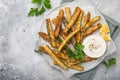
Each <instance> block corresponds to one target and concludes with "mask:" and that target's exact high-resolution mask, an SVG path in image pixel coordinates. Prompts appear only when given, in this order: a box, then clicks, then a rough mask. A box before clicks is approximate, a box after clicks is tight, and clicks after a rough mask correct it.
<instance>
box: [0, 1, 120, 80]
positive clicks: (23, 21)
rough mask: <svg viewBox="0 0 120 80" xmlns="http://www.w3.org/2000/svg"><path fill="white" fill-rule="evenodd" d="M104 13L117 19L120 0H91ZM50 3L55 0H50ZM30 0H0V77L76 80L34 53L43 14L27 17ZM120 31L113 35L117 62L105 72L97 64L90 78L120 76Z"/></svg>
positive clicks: (116, 79) (2, 79) (105, 79)
mask: <svg viewBox="0 0 120 80" xmlns="http://www.w3.org/2000/svg"><path fill="white" fill-rule="evenodd" d="M92 1H93V5H95V7H96V8H98V9H99V10H100V11H101V12H103V13H104V14H106V15H108V16H110V17H111V18H113V19H115V20H116V21H118V22H120V9H119V8H120V0H92ZM51 2H52V6H53V7H55V6H57V5H59V3H60V1H59V0H51ZM32 6H33V5H32V4H31V3H30V0H0V80H79V79H75V77H73V78H72V79H67V78H65V77H64V76H63V74H62V73H61V72H59V71H57V70H56V69H54V68H52V67H50V66H49V65H48V63H47V62H46V61H45V60H44V59H43V58H42V56H41V55H40V54H38V53H35V52H34V45H35V41H36V40H37V37H38V36H37V32H38V31H39V27H40V24H41V20H42V18H43V16H44V15H42V16H39V17H29V18H28V17H27V13H28V11H29V8H30V7H32ZM119 36H120V34H118V37H117V38H116V39H115V43H116V46H117V48H118V50H117V52H115V54H113V55H111V56H109V57H107V58H110V57H115V58H116V59H117V64H116V65H115V66H112V67H111V68H109V69H108V72H107V73H106V74H105V67H104V65H102V64H101V65H100V66H99V68H98V70H97V72H96V74H95V76H94V77H93V80H120V58H119V56H120V53H119V52H120V41H119V40H120V37H119Z"/></svg>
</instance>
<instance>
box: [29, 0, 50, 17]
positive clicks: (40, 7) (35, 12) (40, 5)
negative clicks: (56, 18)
mask: <svg viewBox="0 0 120 80" xmlns="http://www.w3.org/2000/svg"><path fill="white" fill-rule="evenodd" d="M32 3H33V4H36V5H37V7H36V8H30V11H29V13H28V16H39V15H41V14H43V13H44V12H45V10H46V9H51V8H52V6H51V4H50V0H32Z"/></svg>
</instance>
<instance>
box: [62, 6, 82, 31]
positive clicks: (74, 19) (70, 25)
mask: <svg viewBox="0 0 120 80" xmlns="http://www.w3.org/2000/svg"><path fill="white" fill-rule="evenodd" d="M80 10H81V9H80V8H79V7H76V9H75V11H74V14H73V16H72V18H71V20H70V22H69V23H68V25H67V26H66V27H65V29H64V32H66V33H67V32H68V30H69V29H70V28H71V27H72V26H73V24H74V23H75V21H76V20H77V17H78V16H79V14H80Z"/></svg>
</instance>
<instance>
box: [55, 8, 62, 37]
mask: <svg viewBox="0 0 120 80" xmlns="http://www.w3.org/2000/svg"><path fill="white" fill-rule="evenodd" d="M63 14H64V11H63V9H60V10H59V15H58V16H57V19H58V23H57V25H56V27H55V30H54V36H55V38H57V37H58V35H59V32H60V27H61V23H62V17H63Z"/></svg>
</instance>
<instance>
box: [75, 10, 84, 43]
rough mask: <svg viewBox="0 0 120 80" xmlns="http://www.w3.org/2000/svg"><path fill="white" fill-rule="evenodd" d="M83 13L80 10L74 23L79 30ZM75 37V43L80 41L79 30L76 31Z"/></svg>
mask: <svg viewBox="0 0 120 80" xmlns="http://www.w3.org/2000/svg"><path fill="white" fill-rule="evenodd" d="M83 14H84V12H83V11H82V10H81V12H80V15H79V17H78V19H77V23H76V25H77V26H76V27H77V28H80V30H81V22H82V17H83ZM75 39H76V42H77V43H80V42H81V33H80V32H78V33H77V34H76V36H75Z"/></svg>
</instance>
